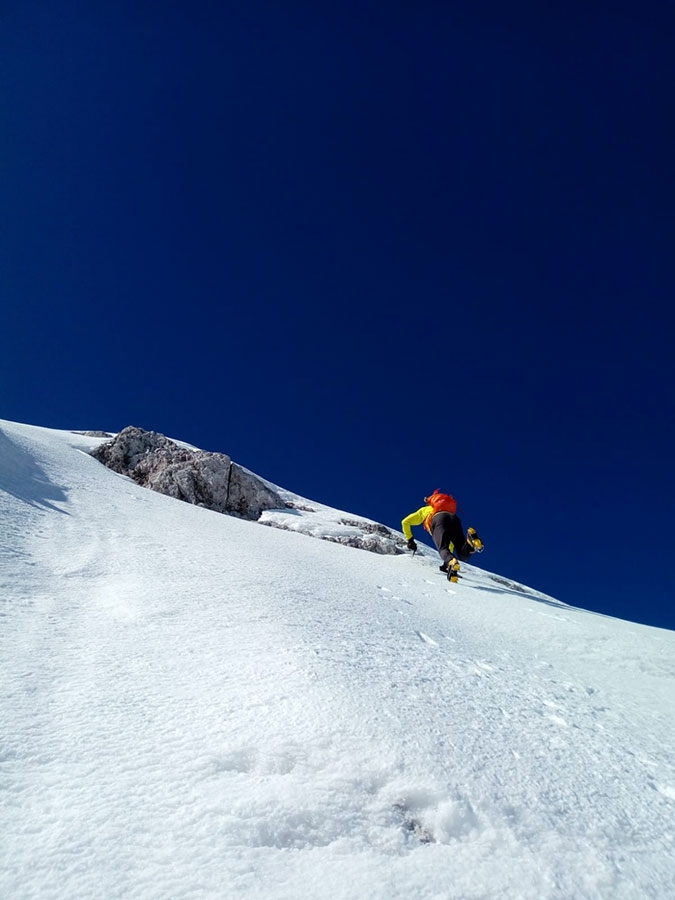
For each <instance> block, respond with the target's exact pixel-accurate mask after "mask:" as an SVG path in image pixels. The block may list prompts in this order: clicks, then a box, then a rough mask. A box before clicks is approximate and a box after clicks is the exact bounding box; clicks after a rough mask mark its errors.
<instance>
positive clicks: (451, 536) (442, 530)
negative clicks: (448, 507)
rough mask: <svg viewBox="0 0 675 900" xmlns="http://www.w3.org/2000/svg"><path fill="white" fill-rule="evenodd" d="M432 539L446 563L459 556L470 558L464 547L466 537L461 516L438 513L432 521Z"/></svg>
mask: <svg viewBox="0 0 675 900" xmlns="http://www.w3.org/2000/svg"><path fill="white" fill-rule="evenodd" d="M431 537H432V538H433V539H434V544H436V549H437V550H438V552H439V553H440V555H441V559H442V560H443V562H444V563H446V562H448V561H449V560H451V559H452V558H453V556H459V558H460V559H468V558H469V554H468V553H467V552H466V549H467V548H466V547H465V546H464V545H465V544H466V537H465V536H464V529H463V528H462V523H461V521H460V518H459V516H454V515H453V514H452V513H449V512H437V513H436V515H435V516H434V517H433V519H432V520H431ZM451 548H452V549H451ZM453 550H454V553H453Z"/></svg>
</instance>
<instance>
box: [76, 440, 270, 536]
mask: <svg viewBox="0 0 675 900" xmlns="http://www.w3.org/2000/svg"><path fill="white" fill-rule="evenodd" d="M91 455H92V456H93V457H94V458H95V459H97V460H99V462H102V463H103V465H105V466H107V467H108V468H109V469H112V470H113V471H114V472H119V473H120V474H121V475H127V476H129V477H130V478H132V479H133V480H134V481H135V482H136V483H137V484H140V485H142V486H143V487H147V488H150V490H153V491H157V493H159V494H166V495H167V496H169V497H175V498H176V499H177V500H183V501H184V502H185V503H192V504H193V505H195V506H203V507H205V508H206V509H212V510H214V511H215V512H220V513H228V514H229V515H234V516H239V517H240V518H242V519H252V520H256V519H258V518H259V517H260V515H261V513H262V512H263V511H264V510H266V509H282V508H283V507H284V505H285V504H284V501H283V500H282V499H281V497H280V496H279V495H278V494H277V493H276V491H273V490H272V489H271V488H269V487H268V486H267V485H266V484H265V483H264V482H263V481H262V480H261V479H259V478H257V477H256V476H255V475H254V474H253V473H252V472H249V471H248V470H246V469H243V468H242V467H241V466H238V465H237V464H236V463H233V462H232V460H231V459H230V457H229V456H226V455H225V454H224V453H208V452H206V451H203V450H188V449H187V448H185V447H179V446H178V444H176V443H174V441H171V440H169V438H167V437H165V436H164V435H163V434H158V433H157V432H155V431H144V430H143V429H142V428H136V427H135V426H133V425H130V426H128V427H127V428H125V429H123V431H120V433H119V434H118V435H117V436H116V437H115V438H114V439H113V440H112V441H110V442H109V443H106V444H101V446H100V447H97V448H96V449H95V450H92V451H91Z"/></svg>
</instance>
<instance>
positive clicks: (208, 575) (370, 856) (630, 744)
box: [0, 421, 675, 900]
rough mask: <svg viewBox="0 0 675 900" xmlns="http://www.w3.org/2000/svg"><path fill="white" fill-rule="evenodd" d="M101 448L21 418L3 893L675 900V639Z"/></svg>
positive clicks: (0, 434) (5, 452) (1, 474)
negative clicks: (265, 520)
mask: <svg viewBox="0 0 675 900" xmlns="http://www.w3.org/2000/svg"><path fill="white" fill-rule="evenodd" d="M97 443H98V439H96V438H87V437H84V436H81V435H76V434H74V433H72V432H68V431H54V430H49V429H44V428H37V427H33V426H26V425H19V424H16V423H10V422H4V421H0V488H2V490H0V517H1V518H0V522H1V524H2V531H1V532H0V542H1V543H0V585H1V592H0V600H1V604H0V690H1V691H2V700H1V706H0V735H1V740H2V745H1V747H0V788H1V804H2V805H1V806H0V896H2V897H3V898H11V900H29V898H31V900H33V898H35V900H37V898H40V900H49V898H68V900H74V898H87V900H98V898H100V900H117V898H120V900H121V898H125V900H128V898H139V900H155V898H157V900H167V898H172V900H173V898H175V900H188V898H190V900H193V898H225V897H227V898H229V897H233V898H234V897H236V898H239V897H242V898H266V900H282V898H283V900H299V898H303V900H304V898H308V900H310V898H311V900H361V898H368V900H394V898H406V900H410V898H423V900H432V898H433V900H442V898H448V900H449V898H457V900H459V898H462V900H464V898H466V900H474V898H475V900H478V898H481V900H488V898H495V900H496V898H528V900H530V898H531V900H545V898H612V900H627V898H658V900H665V898H670V897H675V847H674V842H675V751H674V749H673V748H674V747H675V734H674V730H675V729H674V723H675V690H674V687H675V652H674V651H675V634H674V633H672V632H669V631H663V630H659V629H654V628H648V627H646V626H642V625H637V624H632V623H629V622H624V621H621V620H616V619H611V618H608V617H603V616H600V615H597V614H593V613H591V612H588V611H586V610H582V609H576V608H572V607H569V606H565V605H564V604H561V603H558V602H556V601H555V600H553V599H551V598H547V597H545V596H544V595H542V594H538V593H536V592H534V591H528V590H527V589H526V588H519V586H516V585H512V584H511V583H508V582H505V583H501V582H500V581H499V580H495V579H494V576H491V575H490V574H489V573H485V572H482V571H481V570H480V569H478V568H475V567H466V568H465V572H466V577H465V579H464V580H463V581H461V582H460V583H459V584H457V585H449V584H448V582H447V581H446V580H445V579H444V578H443V577H442V576H441V575H440V574H439V573H438V571H437V565H438V561H437V559H436V558H435V556H434V554H432V553H431V552H430V551H428V552H427V553H426V554H423V555H421V556H417V557H415V558H414V559H413V558H411V557H410V556H379V555H376V554H372V553H367V552H365V551H361V550H355V549H352V548H349V547H344V546H340V545H338V544H335V543H329V542H326V541H322V540H315V539H313V538H312V537H309V536H307V535H306V534H302V533H295V532H292V531H286V530H277V529H275V528H269V527H262V526H261V525H260V524H257V523H252V522H245V521H241V520H239V519H235V518H231V517H228V516H223V515H219V514H217V513H213V512H210V511H207V510H204V509H200V508H197V507H193V506H189V505H187V504H184V503H181V502H179V501H176V500H172V499H170V498H167V497H164V496H161V495H159V494H155V493H152V492H150V491H147V490H144V489H143V488H140V487H138V486H136V485H135V484H134V483H132V482H131V481H130V480H129V479H126V478H124V477H122V476H119V475H116V474H114V473H112V472H110V471H109V470H107V469H105V468H104V467H103V466H101V465H100V464H99V463H98V462H96V461H95V460H94V459H92V458H91V457H90V456H88V455H87V453H86V452H83V451H86V450H88V449H90V448H91V447H93V446H95V445H96V444H97ZM314 508H315V510H316V511H315V512H314V513H313V514H312V515H313V518H312V522H311V530H312V531H313V533H315V534H316V532H317V516H321V515H322V510H323V514H324V515H325V522H326V525H325V527H326V529H327V530H330V529H331V528H334V526H335V522H336V521H338V519H339V518H340V516H341V514H340V515H338V513H337V512H336V511H330V510H327V509H326V508H325V507H320V506H319V505H315V506H314ZM294 515H296V519H295V521H296V522H297V521H298V517H297V514H294ZM350 518H352V519H358V517H350ZM318 530H319V531H320V529H318ZM493 540H494V537H493ZM483 560H485V561H486V562H488V561H489V550H488V551H487V552H486V553H485V554H484V557H483V558H481V562H482V561H483ZM635 589H636V590H638V591H639V589H640V586H639V584H636V586H635Z"/></svg>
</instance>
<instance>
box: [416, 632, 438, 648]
mask: <svg viewBox="0 0 675 900" xmlns="http://www.w3.org/2000/svg"><path fill="white" fill-rule="evenodd" d="M415 634H416V635H417V637H418V638H419V639H420V640H421V641H424V643H425V644H429V645H430V646H431V647H438V642H437V641H435V640H434V639H433V638H432V637H429V635H428V634H425V633H424V632H423V631H416V632H415Z"/></svg>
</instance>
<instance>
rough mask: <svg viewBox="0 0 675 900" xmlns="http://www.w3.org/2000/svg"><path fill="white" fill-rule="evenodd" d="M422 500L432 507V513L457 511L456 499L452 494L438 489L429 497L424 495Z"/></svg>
mask: <svg viewBox="0 0 675 900" xmlns="http://www.w3.org/2000/svg"><path fill="white" fill-rule="evenodd" d="M424 502H425V503H427V504H428V505H429V506H432V507H433V510H434V515H435V514H436V513H437V512H449V513H456V512H457V501H456V500H455V498H454V497H453V496H452V494H443V493H442V492H441V491H439V490H438V489H437V490H435V491H434V492H433V494H432V495H431V496H430V497H425V498H424Z"/></svg>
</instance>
